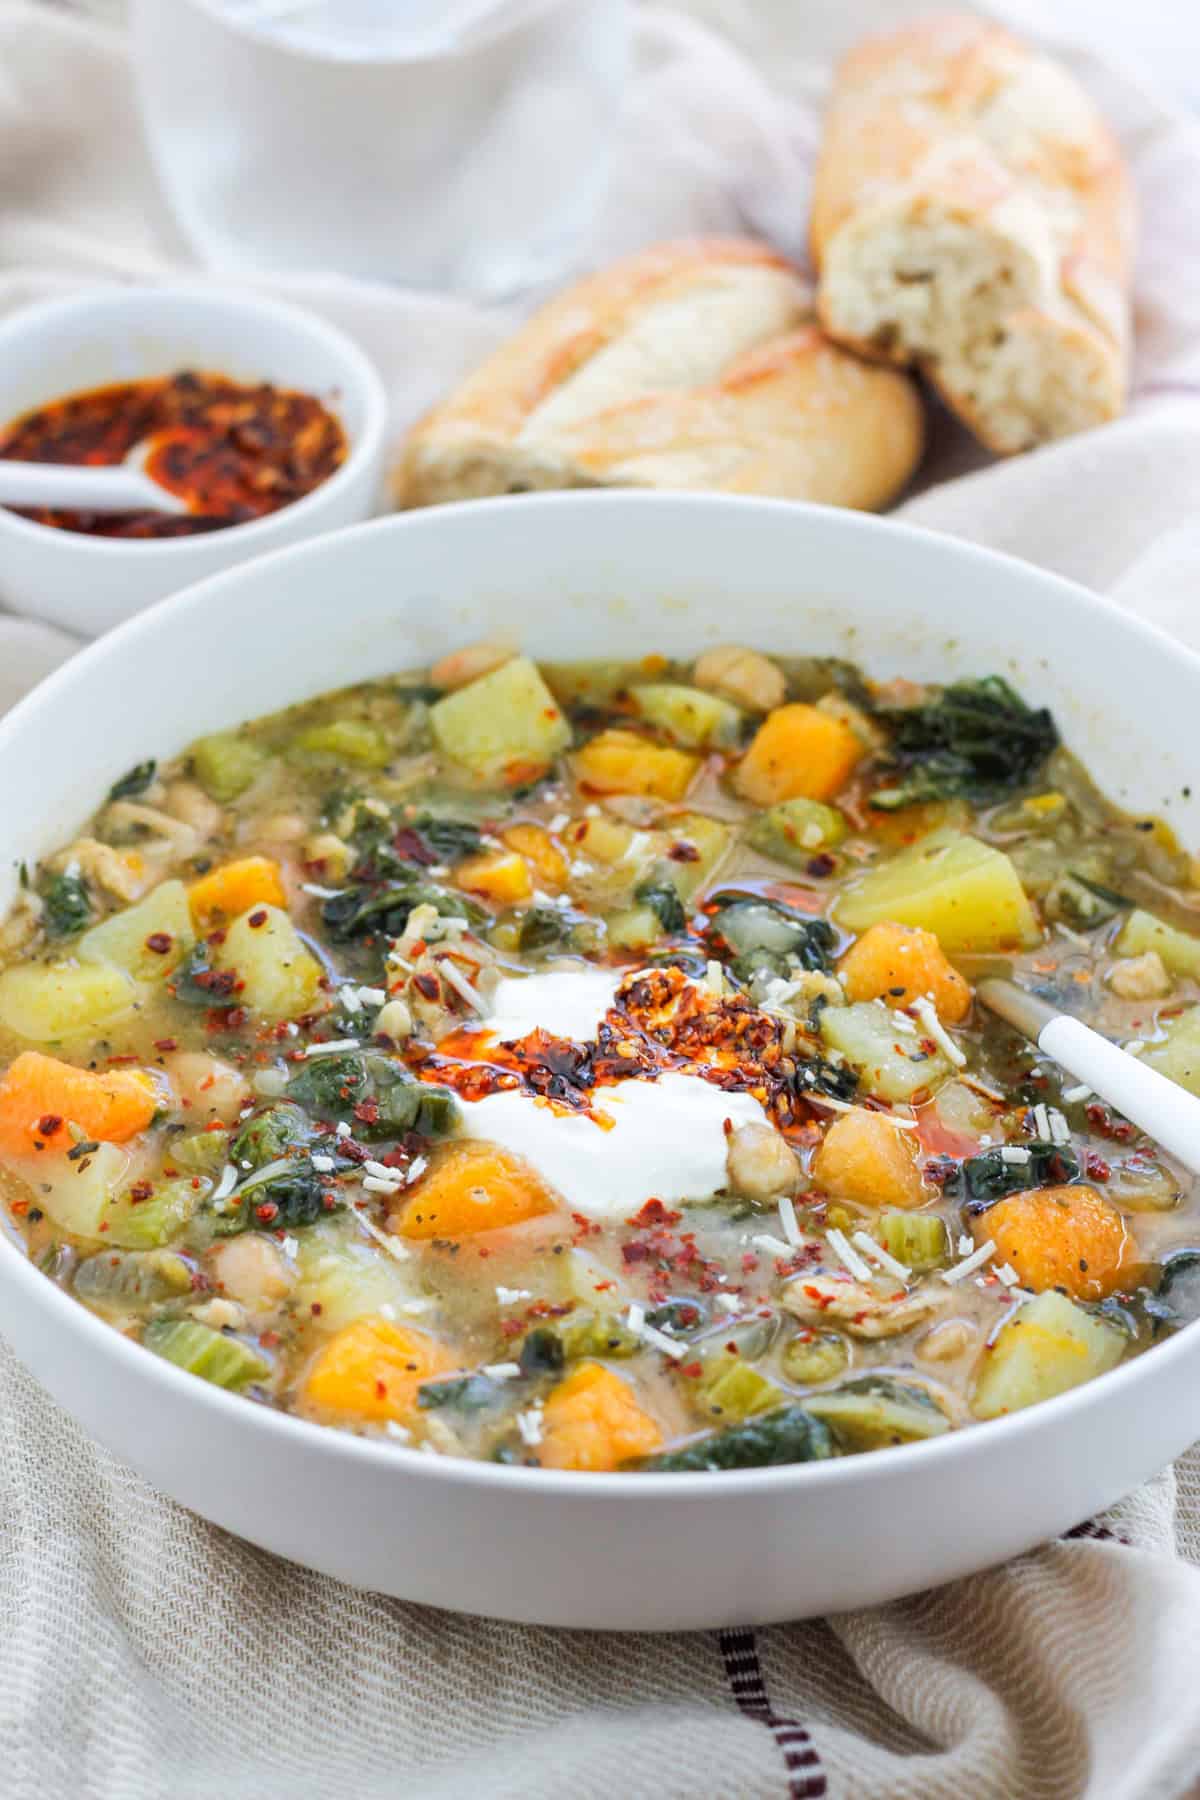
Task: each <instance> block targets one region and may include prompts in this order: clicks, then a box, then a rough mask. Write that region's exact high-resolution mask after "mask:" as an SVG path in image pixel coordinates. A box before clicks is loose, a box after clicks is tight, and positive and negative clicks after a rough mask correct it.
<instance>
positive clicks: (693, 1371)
mask: <svg viewBox="0 0 1200 1800" xmlns="http://www.w3.org/2000/svg"><path fill="white" fill-rule="evenodd" d="M679 1373H680V1374H681V1375H690V1376H691V1378H692V1380H693V1381H695V1379H696V1377H697V1376H698V1375H703V1373H704V1364H703V1363H699V1362H690V1363H684V1365H683V1367H682V1368H681V1369H680V1371H679Z"/></svg>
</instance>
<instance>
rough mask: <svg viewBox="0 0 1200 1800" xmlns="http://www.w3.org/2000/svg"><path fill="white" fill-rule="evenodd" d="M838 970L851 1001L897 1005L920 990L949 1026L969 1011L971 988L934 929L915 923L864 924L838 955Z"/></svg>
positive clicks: (910, 1000) (907, 1001)
mask: <svg viewBox="0 0 1200 1800" xmlns="http://www.w3.org/2000/svg"><path fill="white" fill-rule="evenodd" d="M838 975H839V976H840V978H841V983H842V986H843V987H844V988H845V990H846V993H847V996H848V997H849V998H850V999H851V1000H882V1001H883V1003H884V1005H885V1006H890V1007H893V1008H896V1007H905V1006H911V1005H912V1003H913V1001H914V1000H917V999H920V998H921V997H922V996H923V995H925V996H928V997H929V998H930V999H931V1000H932V1001H933V1004H934V1007H935V1009H936V1011H937V1014H938V1017H939V1018H940V1019H943V1020H945V1022H946V1023H947V1024H950V1025H957V1024H958V1023H959V1021H960V1020H961V1019H964V1018H965V1017H966V1015H967V1013H968V1012H969V1011H970V1010H971V990H970V988H969V987H968V986H967V984H966V982H965V981H964V980H963V978H962V976H961V975H960V974H959V973H958V970H957V969H955V968H953V967H952V965H951V963H950V961H949V959H948V958H947V956H946V954H945V952H944V951H943V949H942V946H941V945H940V944H939V943H938V941H937V939H936V937H934V935H933V933H932V932H931V931H923V930H921V928H920V927H919V926H912V925H897V924H894V923H893V922H892V921H890V920H889V921H888V922H887V923H886V924H880V925H871V926H868V928H867V930H866V931H864V932H863V935H862V936H861V937H860V938H859V939H858V942H857V943H855V944H852V945H851V946H850V948H849V950H847V952H846V954H845V955H844V956H843V957H842V959H841V961H840V962H839V964H838Z"/></svg>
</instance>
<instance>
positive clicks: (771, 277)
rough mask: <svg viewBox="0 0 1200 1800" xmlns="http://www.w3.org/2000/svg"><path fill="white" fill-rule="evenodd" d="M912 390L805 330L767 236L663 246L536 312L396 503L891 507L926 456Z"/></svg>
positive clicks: (436, 435)
mask: <svg viewBox="0 0 1200 1800" xmlns="http://www.w3.org/2000/svg"><path fill="white" fill-rule="evenodd" d="M922 440H923V422H922V415H921V403H920V399H919V397H918V395H917V393H916V391H915V389H914V387H913V384H912V383H911V382H910V380H909V379H908V377H907V376H905V375H902V374H899V373H897V372H896V371H894V370H887V369H882V368H878V367H871V366H870V365H869V364H866V363H863V362H861V361H859V360H858V359H857V358H855V357H853V356H850V355H848V354H847V353H846V352H845V351H844V350H840V349H838V348H836V347H835V346H834V345H832V344H830V343H829V342H828V340H827V339H826V338H825V337H824V335H823V334H822V333H821V332H820V331H819V330H818V329H817V328H816V327H815V326H814V325H813V323H812V295H811V292H810V290H809V288H808V286H807V285H806V283H805V282H804V281H803V280H802V279H801V278H800V276H799V275H798V274H797V273H796V271H795V270H794V269H792V268H791V267H790V266H789V265H788V264H787V263H786V262H784V261H783V260H782V259H781V258H780V257H778V256H775V255H773V254H772V252H771V251H769V250H767V249H765V248H764V247H763V246H762V245H761V244H757V243H752V242H742V241H740V240H724V239H720V240H699V241H696V242H691V243H679V244H663V245H659V246H657V247H655V248H654V249H651V250H647V251H643V252H642V253H641V254H640V255H637V256H633V257H630V258H629V259H628V260H626V261H624V262H621V263H618V264H617V265H616V266H615V267H613V268H610V269H607V270H605V271H603V272H602V273H601V274H598V275H593V276H591V277H590V278H588V279H587V280H585V281H582V282H580V283H579V284H578V285H577V286H576V287H573V288H571V289H570V290H569V291H568V292H566V293H564V294H562V295H560V296H559V297H558V298H557V299H556V300H553V301H552V302H551V303H550V304H549V305H548V306H546V307H544V308H543V309H542V310H541V311H540V312H539V313H537V314H536V315H535V317H533V318H532V319H530V320H529V322H528V323H527V324H526V325H524V326H523V327H522V328H521V330H519V331H518V332H517V334H516V336H515V337H513V338H512V339H511V340H510V341H509V342H508V343H507V344H505V345H504V346H503V347H502V348H501V349H499V350H498V351H497V352H496V353H495V354H494V355H493V356H491V357H490V358H489V359H488V360H487V362H485V363H484V364H483V366H482V368H480V369H477V370H476V371H475V373H474V374H473V375H472V376H470V378H469V379H468V380H467V381H466V382H464V383H463V385H462V386H461V387H460V388H459V389H458V391H457V392H456V393H455V394H453V395H452V396H451V398H450V399H448V400H447V401H446V402H445V403H444V404H443V405H441V406H438V407H437V408H435V410H434V411H433V412H431V413H430V414H429V415H428V416H427V417H426V418H425V419H424V420H422V421H421V423H420V424H418V425H417V426H416V428H415V429H414V431H413V432H412V434H411V436H410V437H409V439H408V442H407V444H406V445H405V447H404V451H403V455H402V460H401V464H400V467H399V469H398V471H397V479H396V492H397V499H398V500H399V502H400V503H401V504H402V505H404V506H426V505H430V504H432V503H434V502H437V501H441V500H466V499H476V498H478V497H480V496H482V495H486V494H511V493H522V492H525V491H527V490H530V489H541V488H567V487H596V486H601V487H608V486H635V487H658V488H694V489H719V490H721V491H723V492H726V493H739V494H773V495H779V496H782V497H786V498H790V499H801V500H820V501H825V502H827V503H829V504H831V505H837V506H860V507H875V506H882V505H883V504H884V503H885V502H886V501H888V500H890V499H891V498H892V497H893V496H894V495H895V494H896V493H897V492H898V491H899V489H900V488H901V487H903V485H904V483H905V482H906V481H907V480H908V478H909V476H910V475H911V474H912V472H913V469H914V468H915V467H916V464H917V462H918V461H919V459H920V454H921V448H922Z"/></svg>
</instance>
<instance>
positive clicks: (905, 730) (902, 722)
mask: <svg viewBox="0 0 1200 1800" xmlns="http://www.w3.org/2000/svg"><path fill="white" fill-rule="evenodd" d="M876 716H877V717H878V718H880V719H881V720H882V721H883V722H884V723H885V724H886V725H887V726H888V727H889V729H890V731H891V734H892V760H893V762H894V764H895V767H896V774H897V779H896V780H895V782H894V783H893V784H892V785H891V786H890V787H883V788H880V789H878V790H877V791H876V792H875V793H874V794H872V796H871V805H872V806H874V807H879V808H881V809H882V810H883V811H885V812H893V811H895V810H897V809H898V808H899V807H902V806H914V805H916V804H918V803H919V802H921V801H926V800H942V799H946V798H949V797H951V796H953V795H958V794H963V795H966V796H967V797H968V798H969V799H971V800H973V801H975V802H976V803H980V802H985V801H987V800H989V799H991V798H994V797H995V796H996V795H997V794H1001V793H1004V792H1005V791H1007V790H1008V789H1010V788H1015V787H1020V786H1022V785H1024V784H1025V783H1026V782H1029V781H1032V780H1033V779H1034V778H1035V777H1036V776H1037V774H1038V772H1039V771H1040V769H1041V768H1042V765H1043V764H1044V763H1045V761H1046V758H1047V757H1048V756H1049V755H1050V752H1051V751H1052V750H1054V749H1055V748H1056V747H1057V745H1058V742H1059V737H1058V730H1057V728H1056V726H1055V723H1054V720H1053V718H1052V717H1051V714H1050V712H1049V710H1048V709H1047V708H1046V707H1044V706H1041V707H1036V708H1035V707H1029V706H1026V704H1025V702H1024V701H1023V700H1022V699H1021V697H1020V695H1019V694H1017V693H1015V692H1014V691H1013V689H1012V688H1011V687H1010V686H1009V685H1008V683H1007V681H1005V680H1004V678H1003V676H1001V675H985V676H984V677H983V678H982V679H981V680H979V681H958V682H954V683H953V684H952V685H951V686H950V687H947V688H943V689H942V690H941V692H940V693H939V694H937V695H936V696H935V697H934V698H933V699H931V700H927V701H925V702H924V703H923V704H922V705H920V706H889V707H880V708H878V709H877V715H876Z"/></svg>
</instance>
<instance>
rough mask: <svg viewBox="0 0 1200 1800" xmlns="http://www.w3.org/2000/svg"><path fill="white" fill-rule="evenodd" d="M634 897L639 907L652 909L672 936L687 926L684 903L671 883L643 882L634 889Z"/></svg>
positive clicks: (664, 928) (651, 880)
mask: <svg viewBox="0 0 1200 1800" xmlns="http://www.w3.org/2000/svg"><path fill="white" fill-rule="evenodd" d="M633 897H634V899H635V900H636V901H637V903H638V905H639V906H648V907H649V908H650V911H651V912H652V913H653V914H654V916H655V918H656V919H657V920H658V922H659V924H660V925H661V926H662V928H663V930H664V931H665V932H668V933H669V934H670V935H671V936H674V935H675V933H676V932H677V931H682V930H683V928H684V926H685V925H686V924H687V914H686V913H685V912H684V910H683V901H682V900H681V899H680V898H679V895H678V894H677V893H676V892H675V889H674V888H673V887H672V886H671V884H670V882H669V881H655V880H653V879H650V880H648V881H643V882H641V883H639V885H638V886H637V887H635V888H634V890H633Z"/></svg>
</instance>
